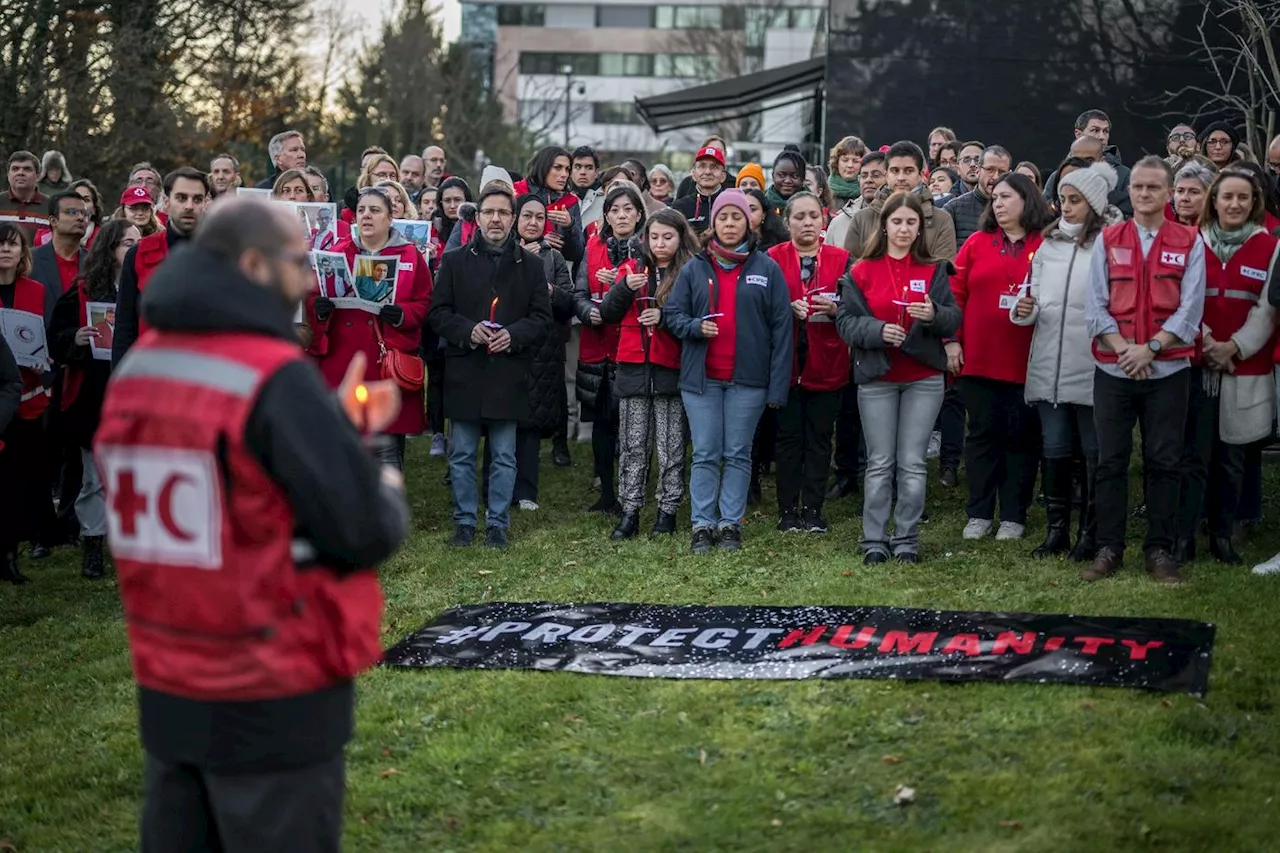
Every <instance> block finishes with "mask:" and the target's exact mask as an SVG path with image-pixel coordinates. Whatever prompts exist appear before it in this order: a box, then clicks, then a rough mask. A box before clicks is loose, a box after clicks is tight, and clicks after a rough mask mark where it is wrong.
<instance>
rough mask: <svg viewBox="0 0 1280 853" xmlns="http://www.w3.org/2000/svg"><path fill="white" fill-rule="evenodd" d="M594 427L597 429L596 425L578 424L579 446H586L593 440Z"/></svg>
mask: <svg viewBox="0 0 1280 853" xmlns="http://www.w3.org/2000/svg"><path fill="white" fill-rule="evenodd" d="M594 427H595V424H593V423H581V424H578V443H579V444H585V443H587V442H588V441H590V440H591V433H592V430H593V428H594Z"/></svg>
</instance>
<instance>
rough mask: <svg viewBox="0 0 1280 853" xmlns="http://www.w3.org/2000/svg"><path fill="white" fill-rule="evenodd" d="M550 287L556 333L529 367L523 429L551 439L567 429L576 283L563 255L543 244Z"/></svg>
mask: <svg viewBox="0 0 1280 853" xmlns="http://www.w3.org/2000/svg"><path fill="white" fill-rule="evenodd" d="M538 256H539V257H540V258H542V266H543V269H545V270H546V275H547V283H548V284H550V285H551V291H550V293H551V318H552V320H553V321H554V322H553V328H554V331H552V332H551V333H549V334H548V335H547V336H546V337H544V338H543V339H542V343H541V345H540V346H539V347H538V348H537V349H536V350H534V353H533V361H532V363H531V364H530V365H529V417H528V419H527V420H525V421H523V422H522V423H521V426H523V427H526V428H529V429H538V430H541V431H542V432H543V433H544V434H546V435H550V434H552V433H554V432H555V431H556V430H557V429H559V428H560V427H561V426H563V425H564V419H565V417H566V416H567V414H568V402H569V399H568V395H567V394H566V393H565V387H564V338H563V337H562V333H563V332H565V331H567V330H568V328H569V321H570V320H571V319H572V318H573V279H572V278H570V276H569V264H568V262H566V261H565V259H564V255H562V254H560V253H559V252H557V251H556V250H555V249H553V248H551V247H550V246H549V245H547V244H546V243H542V244H541V246H540V247H539V250H538Z"/></svg>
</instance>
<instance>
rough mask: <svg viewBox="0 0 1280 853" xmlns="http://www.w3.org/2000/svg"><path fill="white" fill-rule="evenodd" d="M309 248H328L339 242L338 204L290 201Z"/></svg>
mask: <svg viewBox="0 0 1280 853" xmlns="http://www.w3.org/2000/svg"><path fill="white" fill-rule="evenodd" d="M288 204H289V206H290V207H292V208H293V212H294V215H295V216H297V217H298V227H299V228H301V229H302V236H303V238H305V239H306V241H307V248H308V249H326V248H328V247H329V246H332V245H333V244H334V243H336V242H338V206H337V205H336V204H330V203H329V202H327V201H314V202H313V201H294V202H288Z"/></svg>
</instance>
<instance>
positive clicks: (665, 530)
mask: <svg viewBox="0 0 1280 853" xmlns="http://www.w3.org/2000/svg"><path fill="white" fill-rule="evenodd" d="M675 532H676V514H675V513H674V512H663V511H662V510H658V517H657V518H655V519H654V520H653V532H652V533H650V534H649V535H650V536H666V535H667V534H669V533H675Z"/></svg>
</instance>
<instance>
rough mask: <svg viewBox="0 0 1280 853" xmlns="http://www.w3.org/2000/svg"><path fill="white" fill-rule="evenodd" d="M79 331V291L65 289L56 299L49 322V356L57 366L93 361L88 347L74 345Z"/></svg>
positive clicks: (74, 288)
mask: <svg viewBox="0 0 1280 853" xmlns="http://www.w3.org/2000/svg"><path fill="white" fill-rule="evenodd" d="M78 331H80V291H79V289H78V288H77V287H71V288H68V289H67V292H66V293H64V294H62V296H60V297H58V302H57V304H56V305H54V306H53V316H52V317H51V318H50V320H49V355H51V356H53V360H54V361H55V362H57V363H58V364H83V363H86V362H90V361H93V351H92V350H90V349H89V347H88V346H77V345H76V332H78Z"/></svg>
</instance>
